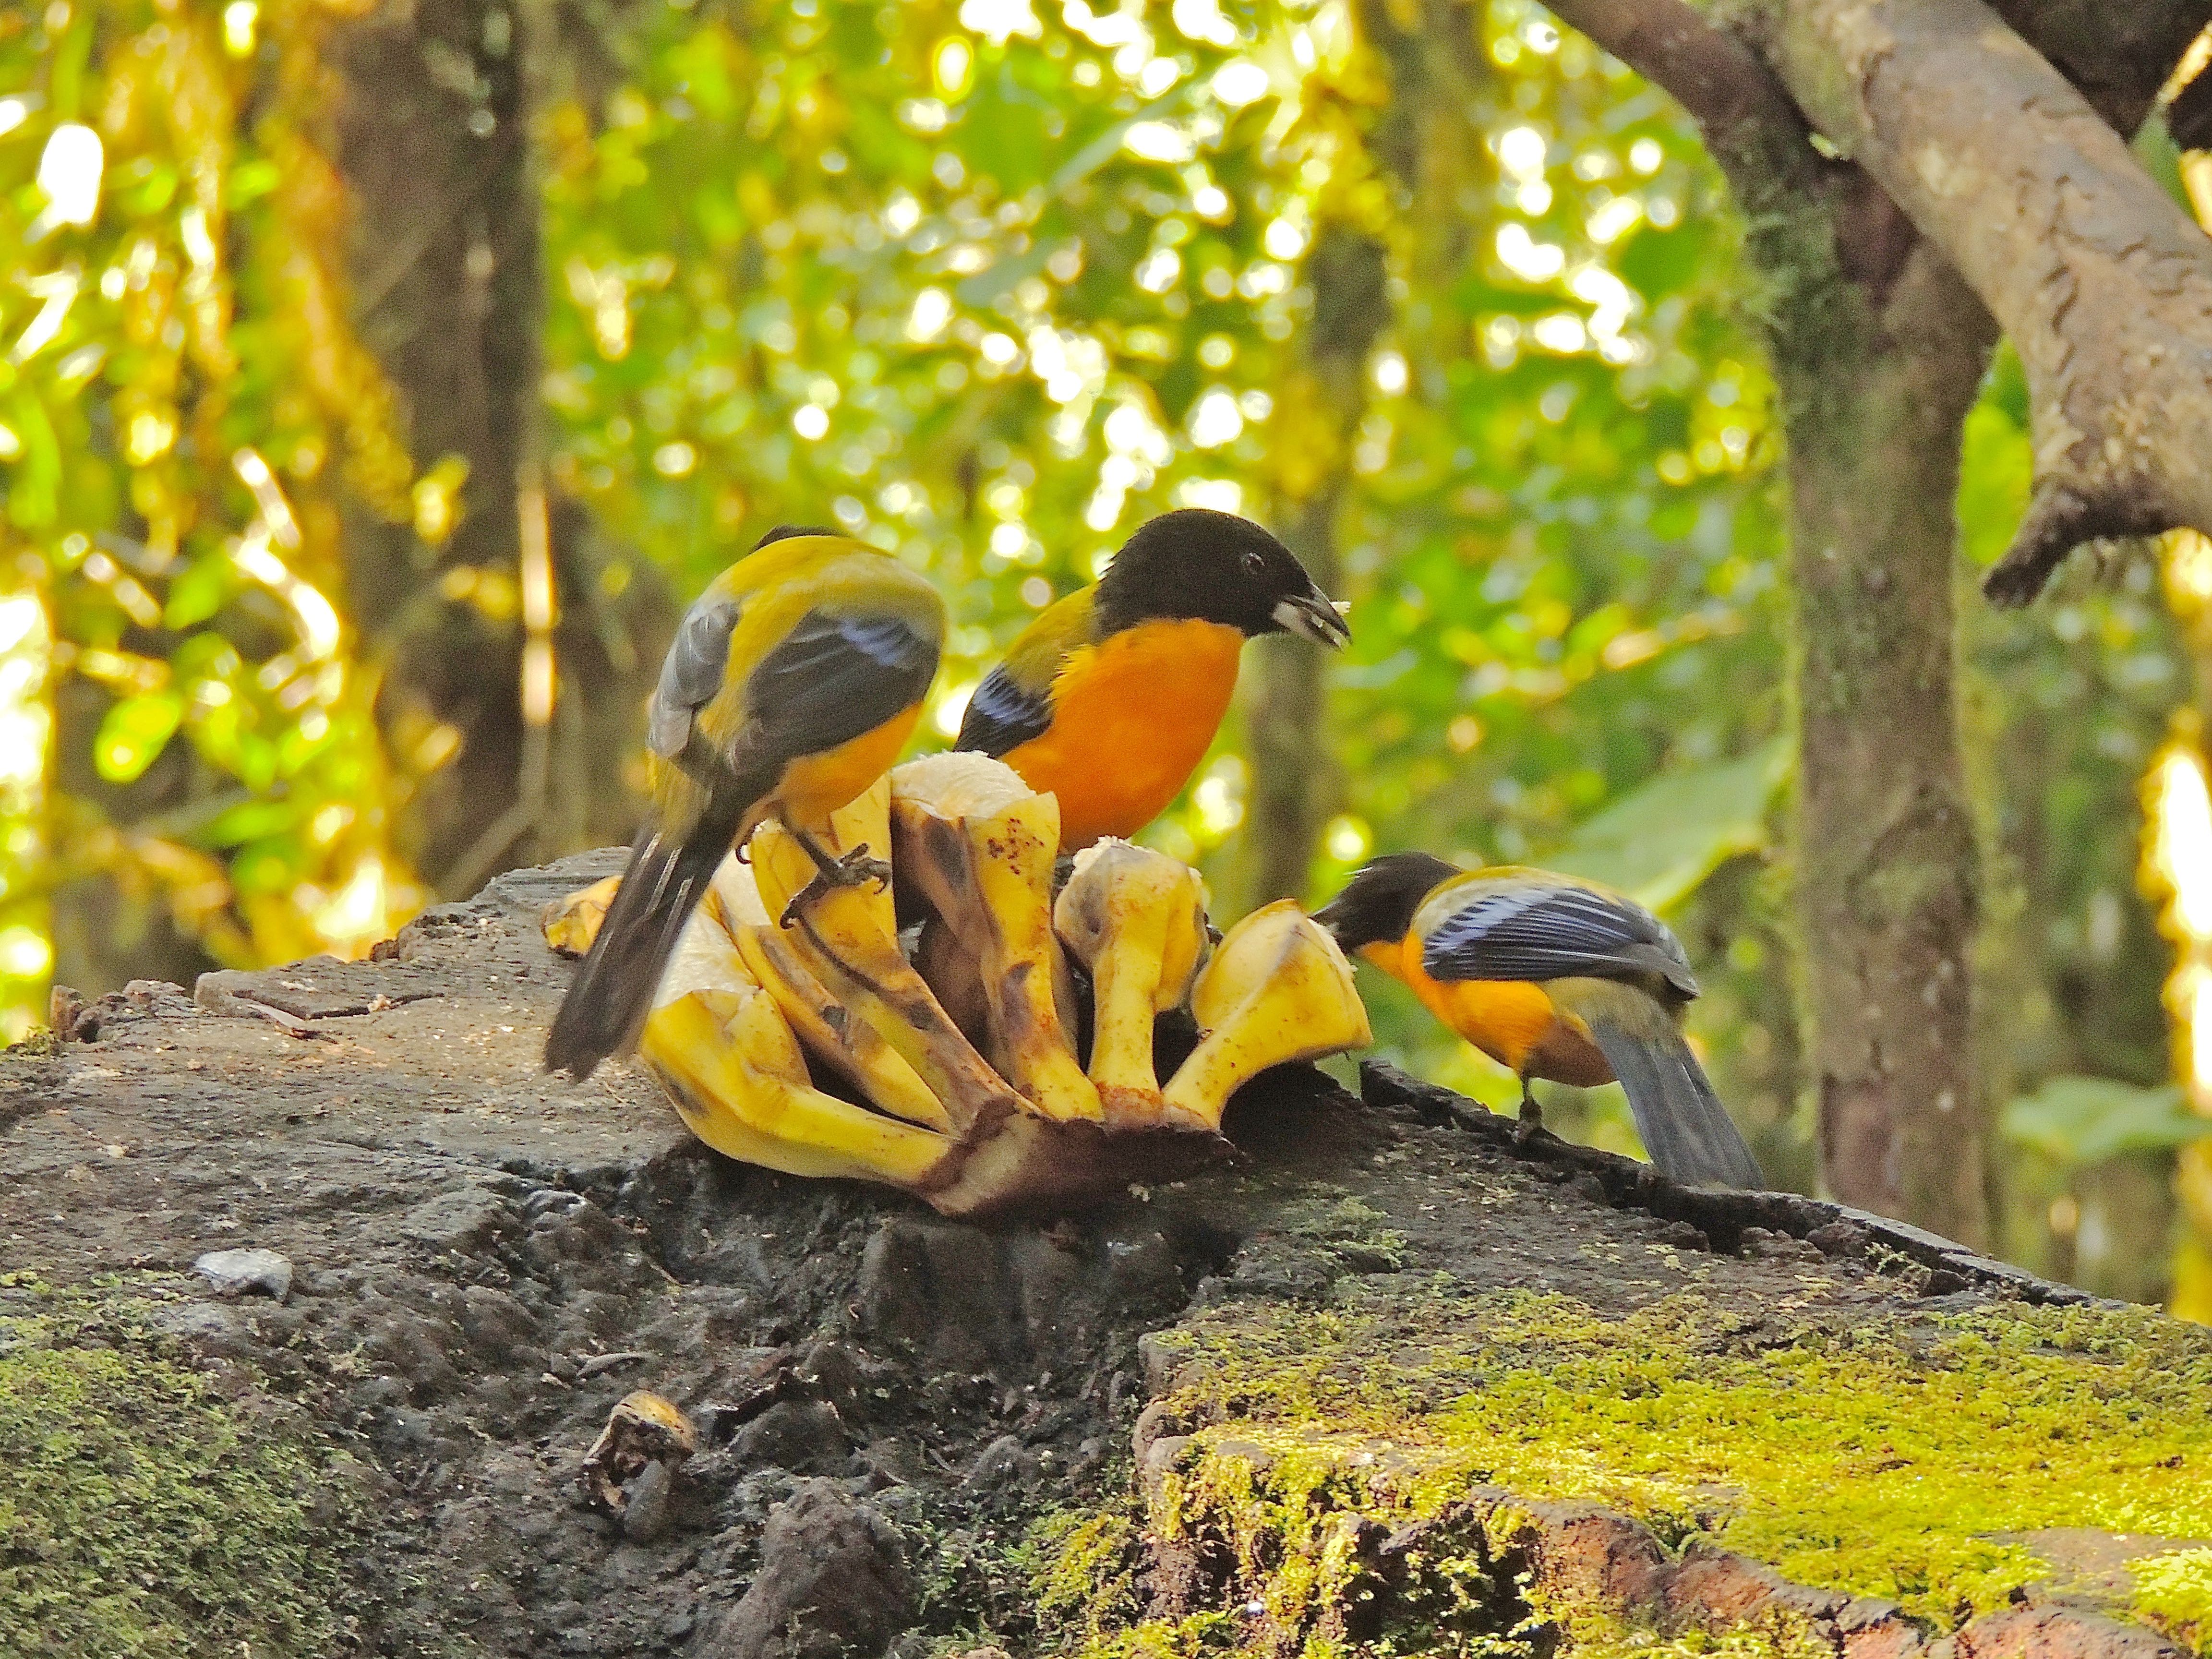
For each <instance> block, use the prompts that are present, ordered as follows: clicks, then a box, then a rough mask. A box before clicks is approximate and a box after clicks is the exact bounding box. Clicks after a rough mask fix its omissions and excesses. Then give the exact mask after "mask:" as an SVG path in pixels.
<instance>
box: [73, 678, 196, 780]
mask: <svg viewBox="0 0 2212 1659" xmlns="http://www.w3.org/2000/svg"><path fill="white" fill-rule="evenodd" d="M184 714H185V700H184V698H183V697H182V696H179V694H177V693H176V692H173V691H157V692H149V693H148V694H146V695H145V696H137V697H125V699H124V700H123V701H122V702H118V703H117V704H115V705H114V706H113V707H112V708H110V709H109V710H108V711H107V714H106V718H105V719H103V720H101V721H100V732H99V735H98V736H96V737H95V738H93V741H92V759H93V764H94V766H95V767H96V768H98V769H99V772H100V776H101V777H103V778H105V779H106V780H107V781H109V782H110V783H129V782H131V781H132V780H133V779H135V778H137V777H138V776H140V775H142V774H143V773H144V771H145V770H146V769H147V768H148V767H149V766H151V765H152V764H153V763H154V762H155V760H156V759H157V758H159V757H160V755H161V750H164V749H166V748H167V747H168V744H169V739H170V738H172V737H173V736H175V735H176V731H177V726H178V723H179V721H181V720H183V719H184Z"/></svg>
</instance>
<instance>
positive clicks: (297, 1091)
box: [0, 855, 2212, 1659]
mask: <svg viewBox="0 0 2212 1659" xmlns="http://www.w3.org/2000/svg"><path fill="white" fill-rule="evenodd" d="M595 860H596V861H595ZM610 867H611V865H610V863H609V862H608V860H606V859H605V857H600V856H599V855H594V858H593V859H586V860H570V861H568V863H567V864H565V865H563V866H556V867H555V868H554V869H552V870H550V871H539V872H521V873H518V874H516V875H513V876H509V877H506V878H501V880H500V881H498V882H496V883H495V884H493V885H492V886H491V887H490V888H489V889H488V890H487V891H486V892H485V893H484V895H483V896H482V897H480V898H479V899H477V901H475V902H472V903H471V904H467V905H461V906H452V907H447V908H443V909H441V910H439V911H436V912H434V913H433V914H431V915H428V916H426V917H425V918H423V919H422V921H419V922H417V923H416V924H415V925H414V926H412V927H410V928H409V929H407V930H406V931H405V932H404V933H402V934H401V936H400V937H399V939H398V940H396V941H394V942H393V944H392V945H390V946H388V947H386V948H385V949H384V950H383V951H380V953H379V957H378V959H376V960H374V961H371V962H368V963H356V964H344V963H333V962H328V961H316V962H310V963H298V964H295V965H294V966H292V967H289V968H285V969H275V970H271V971H270V972H268V973H264V974H255V975H234V974H223V975H210V976H209V978H208V979H206V980H204V981H203V982H202V984H201V985H200V986H199V987H197V994H196V996H195V995H187V994H185V993H183V992H181V991H179V990H177V989H176V988H175V987H155V986H146V985H139V986H135V987H131V988H130V989H128V990H126V991H125V992H123V993H119V994H114V995H112V996H108V997H102V998H100V999H97V1000H93V1001H91V1002H88V1003H85V1004H83V1005H82V1006H80V1007H79V1008H78V1009H77V1010H76V1012H75V1013H74V1015H73V1016H72V1018H71V1020H70V1028H71V1029H70V1031H69V1032H68V1033H67V1034H66V1040H55V1041H50V1042H46V1043H45V1044H44V1045H43V1046H42V1047H40V1048H32V1049H17V1050H15V1051H12V1052H11V1053H10V1054H9V1056H8V1057H7V1058H6V1059H5V1060H0V1263H4V1268H5V1271H6V1276H5V1277H4V1278H0V1459H4V1460H5V1462H6V1465H7V1467H8V1469H9V1485H8V1486H7V1488H6V1490H5V1492H4V1493H0V1654H5V1655H7V1656H9V1659H15V1656H17V1655H22V1656H49V1655H79V1654H101V1655H106V1654H112V1653H125V1652H131V1653H146V1654H160V1655H171V1654H179V1655H199V1654H208V1655H214V1654H217V1653H220V1654H224V1655H236V1654H238V1653H239V1652H240V1651H241V1650H242V1649H243V1650H246V1651H250V1652H251V1653H252V1654H254V1655H256V1656H268V1655H276V1654H301V1655H308V1654H313V1655H323V1654H342V1653H379V1654H395V1655H396V1654H416V1653H422V1654H430V1653H437V1654H448V1655H475V1654H481V1655H516V1656H523V1655H529V1656H537V1655H542V1654H550V1653H563V1654H566V1653H579V1654H604V1655H639V1656H643V1655H648V1654H649V1655H655V1656H658V1655H663V1654H670V1653H676V1654H688V1655H696V1656H702V1659H714V1656H723V1655H769V1654H777V1653H792V1654H800V1653H805V1654H825V1655H826V1654H829V1653H835V1652H844V1653H855V1654H862V1653H866V1654H872V1653H880V1652H883V1651H884V1650H886V1649H888V1650H890V1651H893V1652H896V1653H899V1654H901V1655H905V1656H917V1659H918V1656H921V1655H925V1654H932V1653H938V1652H959V1651H963V1650H968V1649H970V1648H974V1647H975V1646H977V1645H978V1644H983V1643H990V1644H995V1645H997V1646H999V1647H1000V1648H1002V1649H1004V1650H1007V1651H1009V1652H1011V1653H1014V1654H1017V1655H1029V1654H1035V1655H1043V1654H1054V1653H1071V1654H1075V1653H1084V1654H1097V1655H1108V1654H1113V1655H1121V1654H1128V1655H1136V1654H1158V1655H1182V1654H1191V1655H1196V1654H1201V1653H1255V1654H1272V1655H1310V1656H1321V1655H1324V1654H1328V1655H1350V1654H1374V1655H1383V1654H1401V1655H1403V1654H1413V1653H1450V1654H1474V1653H1482V1654H1488V1655H1498V1656H1507V1655H1522V1654H1526V1655H1528V1656H1530V1659H1549V1656H1553V1655H1554V1654H1561V1653H1583V1652H1589V1653H1606V1654H1610V1653H1612V1652H1613V1651H1616V1650H1632V1649H1633V1650H1664V1651H1673V1650H1683V1651H1689V1650H1699V1651H1705V1650H1725V1651H1729V1652H1738V1653H1745V1654H1750V1653H1762V1654H1763V1653H1775V1654H1783V1653H1787V1654H1790V1655H1797V1654H1801V1653H1811V1652H1814V1651H1819V1652H1822V1653H1826V1654H1832V1655H1849V1656H1852V1659H1887V1656H1892V1655H1897V1656H1905V1655H1911V1654H1914V1653H1916V1651H1917V1650H1923V1649H1925V1650H1928V1659H1996V1656H1999V1655H2014V1654H2019V1655H2027V1654H2030V1653H2033V1654H2037V1655H2047V1656H2053V1659H2056V1656H2063V1655H2090V1654H2096V1655H2111V1656H2113V1659H2120V1656H2130V1659H2133V1656H2142V1659H2152V1656H2160V1655H2176V1656H2178V1655H2182V1654H2187V1653H2191V1652H2195V1653H2199V1654H2202V1653H2205V1652H2208V1651H2212V1333H2207V1332H2204V1331H2202V1330H2199V1329H2197V1328H2192V1327H2188V1326H2183V1325H2179V1324H2176V1323H2174V1322H2170V1321H2167V1320H2166V1319H2164V1318H2162V1317H2161V1316H2158V1315H2156V1314H2154V1313H2151V1312H2148V1311H2146V1310H2139V1309H2134V1308H2128V1307H2123V1306H2118V1305H2114V1304H2100V1303H2094V1302H2091V1301H2090V1300H2088V1299H2087V1298H2086V1297H2082V1296H2081V1294H2080V1293H2079V1292H2076V1291H2070V1290H2068V1289H2066V1288H2064V1287H2063V1286H2057V1285H2049V1284H2045V1283H2043V1282H2041V1281H2039V1280H2036V1279H2031V1278H2029V1277H2028V1276H2027V1275H2025V1274H2022V1273H2018V1272H2016V1271H2015V1270H2012V1269H2009V1268H2007V1267H2002V1266H2000V1265H1998V1264H1996V1263H1993V1262H1990V1261H1984V1260H1981V1259H1979V1258H1978V1257H1975V1256H1972V1255H1969V1254H1968V1253H1966V1252H1965V1251H1963V1250H1961V1249H1958V1248H1957V1247H1954V1246H1952V1245H1950V1244H1948V1243H1946V1242H1945V1241H1943V1240H1941V1239H1937V1238H1935V1237H1930V1236H1929V1235H1926V1234H1923V1233H1917V1232H1915V1231H1911V1230H1910V1229H1906V1228H1902V1227H1898V1226H1895V1225H1891V1224H1887V1223H1883V1222H1880V1221H1876V1220H1875V1219H1873V1218H1868V1217H1863V1216H1858V1215H1855V1214H1852V1213H1850V1212H1843V1211H1839V1210H1838V1209H1836V1208H1834V1207H1833V1206H1827V1205H1823V1204H1819V1203H1815V1202H1814V1201H1812V1200H1806V1199H1801V1198H1794V1197H1789V1196H1775V1195H1760V1194H1698V1193H1691V1192H1686V1191H1684V1190H1682V1189H1680V1188H1675V1187H1673V1186H1671V1185H1669V1184H1668V1183H1667V1182H1663V1181H1661V1180H1658V1179H1657V1178H1656V1177H1654V1176H1652V1175H1651V1174H1650V1171H1649V1170H1645V1169H1644V1168H1643V1167H1641V1166H1638V1165H1635V1164H1628V1163H1626V1162H1624V1161H1622V1160H1620V1159H1618V1158H1610V1157H1607V1156H1606V1155H1604V1154H1601V1153H1596V1152H1588V1151H1585V1150H1583V1149H1579V1148H1575V1147H1571V1146H1564V1145H1562V1144H1560V1143H1558V1142H1555V1141H1550V1140H1547V1139H1538V1140H1537V1141H1535V1142H1534V1143H1533V1144H1530V1145H1527V1146H1522V1145H1520V1144H1517V1143H1516V1140H1515V1139H1514V1137H1513V1135H1512V1133H1511V1129H1510V1125H1508V1124H1507V1123H1505V1122H1504V1121H1502V1120H1498V1119H1494V1118H1492V1117H1490V1116H1489V1115H1487V1114H1486V1113H1483V1112H1481V1111H1480V1109H1476V1108H1474V1107H1471V1106H1469V1105H1468V1103H1465V1102H1463V1101H1461V1100H1459V1099H1458V1098H1457V1097H1454V1096H1451V1095H1449V1094H1447V1093H1444V1092H1443V1091H1438V1090H1434V1089H1430V1088H1427V1087H1425V1086H1424V1085H1419V1084H1416V1083H1413V1082H1412V1081H1410V1080H1409V1079H1405V1078H1403V1077H1401V1076H1400V1075H1398V1074H1397V1073H1393V1072H1390V1071H1389V1070H1388V1069H1387V1068H1383V1067H1370V1068H1367V1069H1366V1070H1365V1072H1364V1074H1363V1076H1362V1078H1361V1085H1362V1086H1361V1091H1360V1095H1359V1096H1358V1097H1355V1096H1354V1095H1352V1094H1351V1093H1349V1092H1347V1091H1345V1090H1344V1089H1342V1088H1340V1086H1338V1085H1336V1084H1335V1083H1334V1082H1333V1081H1331V1080H1330V1079H1328V1078H1325V1077H1323V1076H1322V1074H1320V1073H1316V1072H1312V1071H1307V1070H1291V1069H1286V1070H1285V1071H1281V1072H1278V1073H1272V1074H1270V1075H1269V1076H1268V1077H1267V1078H1266V1079H1262V1080H1261V1082H1260V1083H1258V1084H1256V1085H1254V1086H1253V1087H1252V1088H1251V1089H1249V1090H1248V1091H1247V1092H1246V1094H1245V1095H1244V1096H1243V1097H1240V1100H1239V1102H1238V1103H1237V1106H1236V1108H1235V1109H1233V1111H1232V1114H1231V1120H1230V1124H1229V1128H1230V1131H1231V1135H1232V1138H1233V1139H1236V1141H1237V1143H1238V1145H1239V1146H1240V1147H1241V1148H1242V1149H1243V1153H1244V1158H1245V1161H1244V1163H1243V1166H1242V1167H1240V1168H1237V1169H1233V1170H1221V1171H1214V1172H1210V1173H1208V1174H1206V1175H1204V1176H1200V1177H1197V1178H1194V1179H1190V1180H1188V1181H1184V1182H1162V1183H1160V1184H1158V1185H1156V1186H1155V1187H1153V1188H1151V1189H1149V1190H1146V1189H1144V1188H1133V1189H1132V1190H1130V1191H1128V1192H1127V1193H1123V1194H1115V1196H1114V1197H1113V1198H1112V1199H1111V1200H1108V1201H1105V1202H1102V1203H1101V1204H1100V1205H1098V1206H1097V1207H1095V1208H1094V1209H1091V1210H1089V1211H1086V1212H1082V1213H1079V1214H1054V1215H1040V1216H1036V1217H1031V1218H1025V1219H1018V1220H1008V1221H1002V1222H999V1223H995V1224H993V1225H988V1226H976V1225H963V1224H957V1223H953V1222H949V1221H945V1220H942V1219H940V1218H937V1217H934V1216H933V1215H931V1214H930V1213H928V1212H927V1211H926V1210H924V1209H923V1208H921V1206H919V1205H917V1204H915V1202H913V1201H912V1200H908V1199H905V1198H903V1197H902V1196H900V1195H898V1194H894V1193H890V1192H889V1191H884V1190H878V1189H873V1188H866V1187H862V1186H859V1185H855V1184H853V1183H848V1182H805V1181H799V1180H793V1179H790V1178H787V1177H782V1176H773V1175H770V1174H768V1173H766V1172H764V1171H760V1170H748V1169H745V1168H744V1167H742V1166H738V1165H735V1164H730V1163H729V1162H727V1161H726V1160H725V1159H722V1158H719V1157H717V1156H716V1155H714V1154H712V1153H710V1152H707V1151H705V1150H704V1149H703V1148H701V1147H699V1146H696V1144H695V1143H693V1142H692V1141H690V1139H689V1137H688V1136H687V1135H686V1134H685V1133H684V1131H683V1129H682V1128H681V1127H680V1125H679V1124H678V1121H676V1119H675V1117H674V1115H673V1114H672V1113H671V1111H670V1110H669V1109H668V1108H667V1107H666V1105H665V1103H663V1102H662V1101H661V1100H660V1099H659V1097H657V1095H656V1094H655V1093H654V1091H653V1087H652V1085H650V1084H649V1083H648V1082H647V1080H646V1079H643V1078H642V1077H641V1075H639V1074H637V1073H635V1072H634V1071H632V1070H631V1069H630V1068H629V1067H624V1066H615V1067H610V1068H606V1070H605V1071H604V1072H603V1073H602V1074H601V1076H600V1077H599V1078H597V1079H594V1080H593V1081H592V1083H591V1084H589V1085H583V1086H580V1087H570V1086H568V1085H564V1084H560V1083H556V1082H554V1081H552V1080H550V1079H545V1078H543V1077H542V1076H540V1075H539V1074H538V1070H537V1059H538V1048H539V1045H540V1043H541V1042H542V1040H543V1032H544V1023H545V1020H546V1018H547V1017H548V1015H549V1014H550V1008H551V1005H552V1003H553V1001H554V1000H555V998H556V996H557V994H558V993H559V989H560V987H561V986H562V983H563V982H564V981H565V977H566V975H567V974H568V971H569V969H568V965H567V964H566V963H562V962H561V961H559V960H558V959H556V957H553V956H552V955H551V954H550V952H548V951H546V950H545V949H544V946H543V945H542V943H541V942H540V941H539V939H538V931H537V920H538V911H539V908H540V907H541V906H542V905H543V904H544V902H545V901H546V900H547V899H549V898H551V897H553V896H556V895H558V894H559V893H561V892H563V891H566V890H569V889H572V888H574V887H576V886H580V885H582V884H584V883H586V882H587V881H589V880H591V879H592V878H595V877H597V876H599V875H600V874H603V873H605V871H606V870H607V869H608V868H610ZM217 1249H261V1250H266V1251H270V1252H273V1253H275V1254H276V1255H279V1256H281V1257H282V1258H283V1260H284V1262H285V1263H286V1264H287V1265H288V1267H289V1274H290V1277H289V1286H288V1285H286V1284H285V1282H284V1279H283V1276H282V1275H278V1276H277V1277H276V1279H274V1280H273V1281H270V1280H268V1279H264V1280H263V1282H262V1284H261V1289H263V1290H264V1291H282V1294H281V1295H260V1294H254V1293H252V1291H251V1290H249V1291H246V1293H244V1294H240V1295H235V1296H225V1295H224V1294H222V1293H221V1292H219V1291H217V1290H216V1287H215V1286H214V1285H213V1284H212V1283H211V1282H210V1279H209V1278H208V1277H207V1276H206V1275H205V1274H203V1273H196V1272H195V1271H194V1270H193V1264H194V1262H195V1261H197V1260H199V1258H200V1257H201V1256H202V1255H204V1253H206V1252H208V1251H211V1250H217ZM641 1388H642V1389H652V1390H653V1391H655V1392H657V1393H658V1394H659V1395H664V1396H665V1397H666V1398H668V1399H669V1400H671V1401H674V1402H675V1403H676V1404H677V1405H678V1406H680V1407H683V1408H684V1410H685V1411H687V1412H688V1413H690V1416H691V1419H692V1420H693V1421H694V1423H695V1424H696V1426H697V1430H698V1443H699V1449H698V1450H697V1452H696V1454H695V1455H692V1456H691V1457H690V1460H689V1461H688V1462H684V1463H682V1464H681V1465H680V1466H676V1467H664V1466H662V1465H659V1464H655V1465H652V1466H650V1468H648V1469H647V1472H646V1473H645V1474H641V1475H639V1476H638V1477H637V1478H636V1480H635V1482H633V1483H632V1484H631V1485H630V1486H629V1488H628V1491H627V1501H626V1503H625V1504H623V1507H622V1511H621V1513H620V1514H619V1515H618V1516H610V1515H609V1514H607V1513H605V1505H604V1504H602V1505H601V1506H600V1507H599V1508H597V1509H595V1508H593V1507H592V1506H591V1505H590V1504H588V1503H587V1502H586V1496H585V1493H584V1490H583V1488H582V1486H581V1485H580V1481H579V1479H578V1476H579V1471H580V1463H581V1460H582V1457H583V1455H584V1453H585V1451H586V1449H587V1448H588V1447H589V1446H590V1445H591V1444H592V1441H593V1439H594V1437H596V1436H597V1435H598V1434H599V1430H600V1428H601V1426H602V1425H604V1424H605V1421H606V1419H607V1416H608V1413H609V1411H610V1409H611V1407H613V1406H614V1405H615V1404H616V1402H617V1401H619V1400H621V1399H622V1398H623V1397H624V1396H625V1395H628V1394H629V1393H630V1391H632V1390H633V1389H641Z"/></svg>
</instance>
